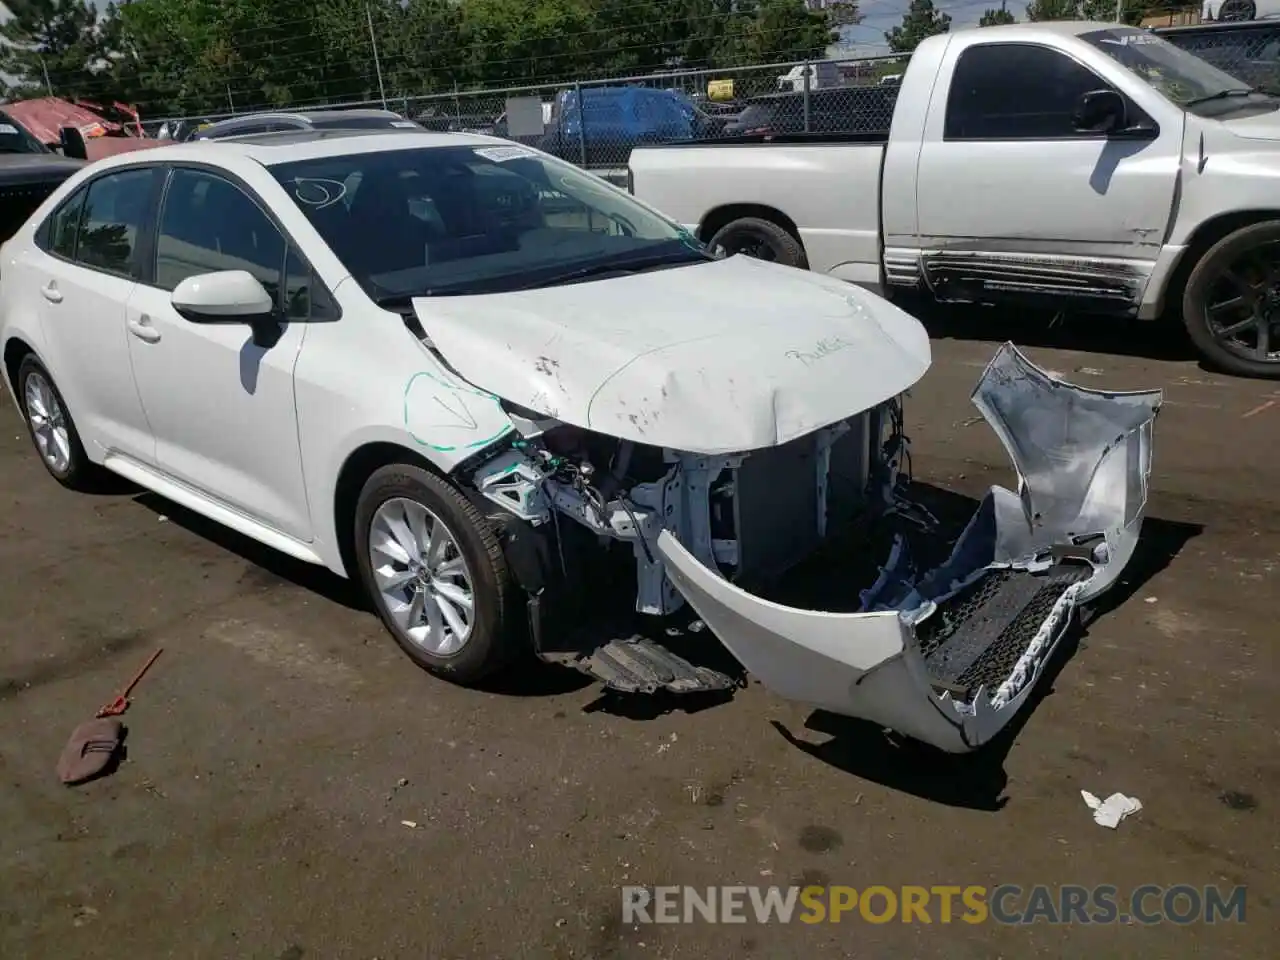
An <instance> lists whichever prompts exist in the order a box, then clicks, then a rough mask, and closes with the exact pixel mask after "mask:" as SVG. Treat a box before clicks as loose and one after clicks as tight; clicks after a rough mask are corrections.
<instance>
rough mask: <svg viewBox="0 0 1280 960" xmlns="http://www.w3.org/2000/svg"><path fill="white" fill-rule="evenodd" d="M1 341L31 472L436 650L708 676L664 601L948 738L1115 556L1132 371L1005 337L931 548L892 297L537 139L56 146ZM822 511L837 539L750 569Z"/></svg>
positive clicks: (606, 670) (932, 531) (875, 713)
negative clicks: (225, 540) (98, 495)
mask: <svg viewBox="0 0 1280 960" xmlns="http://www.w3.org/2000/svg"><path fill="white" fill-rule="evenodd" d="M0 343H2V346H3V361H4V375H5V379H6V381H7V383H8V385H9V387H10V389H11V391H12V392H13V395H14V397H15V399H16V401H17V403H18V405H19V407H20V409H21V410H22V411H23V413H24V414H25V417H26V420H27V423H28V425H29V427H30V430H31V435H32V438H33V440H34V442H35V446H36V449H37V450H38V452H39V455H40V457H41V458H42V460H43V462H44V464H45V466H46V467H47V469H48V470H49V472H50V473H51V474H52V475H53V476H54V477H55V478H56V479H57V480H59V481H60V482H62V483H64V484H65V485H67V486H70V487H73V488H75V487H83V486H85V485H87V484H90V483H92V482H93V481H94V480H95V477H96V475H98V474H100V473H101V471H102V470H104V469H105V470H108V471H112V472H114V473H116V474H119V475H121V476H124V477H126V478H128V479H130V480H132V481H135V482H136V483H138V484H140V485H142V486H143V487H146V488H148V489H150V490H153V491H155V492H156V493H159V494H161V495H162V496H164V497H167V498H169V499H170V500H173V501H176V502H177V503H179V504H182V505H183V506H185V507H187V508H189V509H191V510H193V511H195V512H197V513H200V514H203V515H205V516H207V517H210V518H212V519H214V520H216V521H218V522H220V523H222V524H225V525H226V526H228V527H231V528H233V529H235V530H237V531H239V532H240V533H242V534H245V535H247V536H249V537H252V538H254V539H256V540H258V541H261V542H262V543H264V544H267V545H269V546H271V547H274V548H276V549H278V550H281V551H283V552H285V553H288V554H290V555H292V556H294V557H296V558H299V559H301V560H304V561H307V562H310V563H315V564H320V565H323V566H325V567H327V568H329V569H330V570H332V571H334V572H335V573H338V574H340V575H342V576H348V577H352V578H358V579H359V580H360V581H361V582H362V583H363V584H364V586H365V588H366V589H367V591H368V595H369V597H370V599H371V602H372V604H373V606H374V607H375V609H376V610H377V612H378V614H379V615H380V617H381V618H382V620H383V621H384V622H385V624H386V626H387V628H388V629H389V631H390V632H391V634H392V635H393V636H394V637H395V639H396V641H397V642H398V643H399V645H400V646H401V647H402V648H403V649H404V651H405V652H406V653H407V654H408V655H409V656H410V657H411V658H412V659H413V660H414V661H416V662H417V663H418V664H420V665H421V666H423V667H425V668H427V669H429V670H431V671H433V672H435V673H437V674H440V675H442V676H446V677H449V678H451V679H453V680H455V681H457V682H460V683H466V684H471V683H475V682H477V681H479V680H481V679H482V678H483V677H485V676H487V675H488V674H490V673H492V672H493V671H494V670H496V669H498V668H499V667H502V666H504V665H508V664H510V663H512V662H513V661H516V660H518V658H519V656H520V655H521V653H522V652H525V651H528V650H533V651H534V652H535V653H537V654H538V655H539V656H541V657H542V659H544V660H547V661H551V662H556V663H561V664H564V665H566V666H569V667H573V668H576V669H579V670H583V671H584V672H587V673H590V674H592V675H594V676H596V677H598V678H600V679H601V680H603V681H604V682H605V683H606V684H607V685H608V686H610V687H612V688H614V689H616V690H622V691H633V692H636V691H650V692H651V691H655V690H660V689H665V690H669V691H675V692H694V691H703V690H714V689H724V688H727V687H729V686H731V685H732V684H734V683H735V682H737V679H736V678H735V676H733V675H732V674H733V671H720V670H715V669H712V668H711V667H710V666H708V665H706V664H702V665H695V664H696V663H697V661H698V657H697V656H696V655H695V653H692V652H690V651H689V650H685V649H682V650H681V653H682V654H683V655H677V653H675V652H673V651H672V650H671V649H669V647H670V646H672V645H674V644H666V645H664V643H663V642H662V640H663V638H665V637H666V636H667V635H668V633H673V634H678V633H680V630H678V629H677V628H676V627H672V626H670V625H671V624H673V623H677V622H679V623H683V624H685V625H686V626H687V625H689V623H690V621H691V620H692V621H693V624H692V625H693V627H694V628H695V629H694V631H693V632H685V633H683V634H682V636H683V638H684V640H689V639H691V638H692V639H694V640H699V641H701V642H702V643H703V644H708V643H712V641H711V639H710V636H709V634H714V636H715V637H716V638H718V639H719V641H720V642H721V643H722V644H723V645H724V647H726V648H727V649H728V650H729V651H730V652H731V653H732V654H733V657H734V658H736V660H737V661H738V663H740V665H741V666H742V667H743V668H745V670H746V671H749V672H750V673H751V674H754V675H755V676H756V677H757V678H758V679H759V680H760V681H761V682H762V683H764V684H765V685H766V686H768V687H771V688H772V689H774V690H775V691H777V692H778V693H779V694H781V695H782V696H785V697H789V698H793V699H795V700H798V701H801V702H805V703H808V704H813V705H815V706H818V707H822V708H825V709H828V710H831V711H834V712H836V713H839V714H844V715H848V716H852V717H860V718H864V719H867V720H870V721H873V722H875V723H878V724H881V725H883V726H885V727H889V728H892V729H894V730H897V731H900V732H901V733H904V734H906V735H909V736H911V737H914V738H917V739H919V740H922V741H926V742H928V743H931V744H934V745H936V746H938V747H940V748H942V749H943V750H947V751H952V752H963V751H967V750H972V749H974V748H976V747H978V746H980V745H981V744H982V743H984V742H985V741H987V740H988V739H990V738H991V737H992V736H993V735H994V734H995V733H996V732H997V731H998V730H999V729H1000V728H1001V727H1003V726H1004V725H1005V724H1007V723H1008V722H1009V720H1010V719H1011V718H1012V717H1013V715H1014V714H1015V713H1016V712H1017V711H1018V709H1019V708H1020V707H1021V706H1022V705H1023V704H1024V703H1025V702H1026V699H1027V696H1028V694H1029V692H1030V691H1031V690H1032V688H1033V686H1034V685H1035V683H1036V680H1037V678H1038V676H1039V674H1040V672H1041V670H1042V669H1043V667H1044V664H1045V662H1046V660H1047V659H1048V658H1049V656H1050V654H1051V653H1052V652H1053V649H1054V647H1055V644H1056V643H1057V642H1058V640H1059V639H1060V638H1061V636H1062V635H1063V632H1064V631H1065V629H1066V628H1067V626H1068V624H1069V623H1070V621H1071V618H1072V616H1073V613H1074V612H1075V611H1076V609H1077V608H1078V607H1079V606H1080V605H1081V604H1083V603H1086V602H1088V601H1090V600H1092V599H1094V598H1095V597H1097V596H1098V595H1099V594H1101V593H1102V592H1103V591H1104V590H1106V589H1107V588H1109V587H1110V586H1111V585H1112V584H1114V583H1115V581H1116V579H1117V577H1118V576H1119V575H1120V572H1121V570H1122V569H1123V568H1124V566H1125V564H1126V563H1127V562H1128V561H1129V559H1130V557H1131V555H1132V553H1133V550H1134V547H1135V544H1136V541H1137V537H1138V532H1139V528H1140V526H1141V523H1142V517H1143V511H1144V509H1145V505H1146V493H1147V480H1148V476H1149V473H1150V470H1151V439H1152V426H1153V423H1154V420H1155V417H1156V414H1157V411H1158V409H1159V406H1160V403H1161V395H1160V393H1159V392H1158V391H1151V392H1137V393H1102V392H1098V391H1093V390H1087V389H1083V388H1080V387H1076V386H1071V385H1068V384H1065V383H1062V382H1059V381H1057V380H1055V379H1053V378H1051V377H1050V376H1048V375H1047V374H1046V373H1044V372H1043V371H1041V370H1039V369H1037V368H1036V367H1035V366H1034V365H1032V364H1031V363H1030V362H1029V361H1028V360H1027V359H1026V358H1025V357H1024V356H1023V355H1022V354H1021V353H1019V352H1018V351H1017V350H1016V349H1015V348H1013V347H1012V346H1005V347H1003V348H1001V349H1000V350H999V351H998V352H997V353H996V355H995V357H994V358H993V360H992V361H991V364H990V366H989V367H988V369H987V371H986V372H985V374H984V375H983V376H982V378H981V380H980V382H979V384H978V386H977V388H976V390H975V392H974V395H973V400H974V403H975V404H976V405H977V407H978V409H979V411H980V412H981V413H982V415H983V416H984V417H985V418H986V419H987V421H988V423H989V424H990V425H991V426H992V428H993V429H994V430H995V431H996V433H997V434H998V435H999V437H1000V439H1001V441H1002V442H1003V444H1004V446H1005V448H1006V449H1007V450H1008V452H1009V455H1010V457H1011V458H1012V460H1013V462H1014V464H1015V466H1016V467H1017V470H1018V474H1019V478H1020V482H1019V489H1018V490H1017V491H1016V492H1014V491H1009V490H1005V489H1003V488H999V487H996V488H993V489H992V490H991V491H990V492H989V494H988V495H987V497H986V498H985V500H983V502H982V503H981V504H980V505H979V507H978V509H977V512H976V514H975V515H974V517H973V519H972V520H971V521H970V522H969V524H968V526H967V527H966V528H965V529H964V532H963V534H962V535H961V536H960V537H959V538H958V539H957V540H956V541H955V542H954V543H951V542H949V541H946V540H944V539H943V538H944V536H945V535H944V534H943V533H942V532H941V530H940V529H939V528H938V527H937V525H936V522H935V521H934V520H933V519H932V517H931V516H930V514H929V513H928V511H927V510H925V509H922V508H921V506H920V505H919V504H916V503H913V502H912V501H911V499H910V488H909V487H908V485H907V484H906V482H905V479H906V478H905V475H904V474H903V475H900V466H901V465H902V464H903V463H904V456H905V454H906V452H907V447H906V443H907V441H906V437H905V435H904V432H903V426H904V424H903V405H902V397H903V395H904V394H905V392H906V391H907V390H908V389H909V388H911V386H912V385H913V384H915V383H916V382H917V381H918V380H919V379H920V378H921V377H922V376H923V375H924V374H925V373H926V371H927V370H928V368H929V364H930V352H929V340H928V337H927V335H926V333H925V331H924V330H923V328H922V327H921V326H920V324H919V323H917V322H916V321H915V320H914V319H912V318H911V317H910V316H908V315H907V314H905V313H903V312H902V311H901V310H899V309H897V308H896V307H894V306H892V305H891V304H889V303H888V302H886V301H884V300H882V299H880V298H878V297H876V296H874V295H872V294H870V293H867V292H865V291H863V290H861V289H858V288H856V287H851V286H848V285H846V284H844V283H842V282H840V281H837V280H834V279H830V278H826V277H822V276H818V275H815V274H811V273H807V272H803V271H800V270H794V269H791V268H788V267H781V266H777V265H774V264H770V263H765V262H761V261H756V260H750V259H746V258H743V257H734V258H730V259H727V260H715V259H713V258H711V257H710V256H709V255H708V254H707V253H706V251H705V250H704V249H703V247H702V245H701V244H699V243H698V242H697V241H696V240H695V239H694V238H692V237H691V236H690V235H689V234H688V233H687V232H685V231H684V230H682V229H681V228H680V227H679V226H677V225H675V224H674V223H672V222H670V221H669V220H668V219H667V218H665V217H663V216H662V215H661V214H659V213H657V212H656V211H654V210H652V209H650V208H649V207H647V206H645V205H643V204H641V203H639V202H637V201H636V200H634V199H633V198H631V197H630V196H628V195H627V194H625V193H624V192H622V191H620V190H617V189H615V188H613V187H611V186H609V185H608V184H606V183H605V182H603V181H602V180H600V179H598V178H596V177H594V176H592V175H590V174H587V173H584V172H582V171H580V170H578V169H576V168H574V167H572V166H569V165H567V164H564V163H562V162H560V161H557V160H554V159H552V158H550V157H547V156H545V155H544V154H541V153H538V152H537V151H534V150H529V149H526V148H524V147H519V146H515V145H512V144H510V143H507V142H505V141H499V140H494V139H491V138H486V137H479V136H469V135H439V134H430V133H426V132H410V131H388V132H359V133H356V132H336V131H330V132H301V133H299V132H293V133H281V134H268V135H263V136H257V137H245V138H240V139H234V140H225V141H219V142H210V143H195V144H183V145H179V146H173V147H166V148H162V149H159V150H151V151H146V152H145V153H141V154H129V155H125V156H122V157H118V158H113V159H110V160H106V161H102V162H100V163H97V164H94V165H92V166H90V167H88V168H86V169H85V170H84V171H82V172H81V173H79V174H77V175H76V176H75V177H72V178H71V179H70V180H68V181H67V182H66V183H65V184H64V185H63V186H62V187H61V188H60V189H59V190H58V191H57V192H55V193H54V194H53V195H52V196H51V197H50V198H49V199H48V200H46V201H45V203H44V204H43V205H42V206H41V207H40V208H39V210H38V211H37V212H36V213H35V214H34V215H33V217H32V218H31V220H30V221H29V222H28V223H27V224H26V225H25V226H24V227H23V228H22V229H21V230H19V231H18V233H17V234H16V235H15V236H14V237H13V238H12V239H10V240H9V241H8V242H7V243H5V244H4V246H3V248H0ZM862 534H866V536H865V537H864V538H863V539H861V540H859V539H858V537H859V536H861V535H862ZM854 543H861V544H863V546H862V547H859V548H856V549H854V548H847V547H846V546H845V545H847V544H854ZM833 545H835V546H837V547H839V548H840V549H843V550H845V552H847V553H850V554H853V555H851V556H849V557H846V558H845V559H848V560H850V561H851V566H850V569H851V571H852V570H853V569H854V568H860V569H861V570H862V571H863V573H858V574H855V573H852V572H851V573H850V575H849V577H848V579H847V580H845V581H843V585H842V587H841V589H840V591H838V592H839V595H838V596H833V597H832V598H831V600H830V603H823V604H820V606H822V609H811V608H808V607H799V606H790V605H787V604H786V603H784V602H782V601H781V600H780V599H779V598H778V595H777V594H776V593H775V592H774V587H775V585H776V584H778V583H779V582H780V578H783V577H784V575H786V574H788V573H789V572H791V571H794V570H796V569H797V568H802V567H803V565H804V564H805V563H806V562H813V561H814V558H815V557H819V556H822V557H823V560H822V562H823V563H824V564H825V563H831V562H835V561H834V560H832V559H831V558H830V556H829V554H831V552H832V548H833ZM874 551H880V552H878V553H875V552H874ZM836 552H839V550H837V551H836ZM873 553H874V555H873ZM930 554H932V555H933V556H932V557H930V556H929V555H930ZM926 557H929V559H928V560H927V561H925V562H922V558H926ZM837 559H838V558H837ZM867 561H870V562H869V563H868V562H867ZM859 578H861V579H859ZM602 610H603V611H604V612H605V613H606V614H612V615H613V616H612V617H611V618H607V619H610V620H611V621H612V624H613V625H616V624H617V623H618V622H619V621H622V622H625V624H626V626H625V628H624V629H621V630H618V629H615V628H614V626H609V627H606V626H604V625H603V624H604V623H605V620H598V619H597V618H596V617H595V615H596V614H598V613H600V612H601V611H602ZM681 618H682V619H681ZM695 618H696V619H695ZM597 622H599V623H600V624H602V625H601V626H599V627H598V628H596V627H593V626H592V624H595V623H597ZM646 625H651V626H649V627H648V628H646ZM700 625H705V626H706V628H708V630H707V631H700V630H697V629H696V628H697V627H699V626H700ZM653 626H656V627H657V629H653ZM655 638H656V639H655ZM693 646H695V647H696V646H697V644H694V645H693Z"/></svg>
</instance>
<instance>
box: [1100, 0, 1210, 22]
mask: <svg viewBox="0 0 1280 960" xmlns="http://www.w3.org/2000/svg"><path fill="white" fill-rule="evenodd" d="M1186 9H1195V10H1199V9H1200V3H1198V2H1196V0H1192V2H1190V3H1188V2H1186V0H1124V6H1123V7H1121V9H1120V19H1121V22H1123V23H1127V24H1130V25H1131V26H1137V25H1139V24H1140V23H1142V21H1143V20H1144V19H1146V18H1147V17H1149V16H1152V15H1153V14H1158V13H1172V12H1176V11H1178V10H1186ZM1080 19H1082V20H1100V21H1103V22H1105V23H1113V22H1114V21H1115V19H1116V0H1083V2H1082V3H1081V5H1080Z"/></svg>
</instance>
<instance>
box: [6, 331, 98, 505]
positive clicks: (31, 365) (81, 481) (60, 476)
mask: <svg viewBox="0 0 1280 960" xmlns="http://www.w3.org/2000/svg"><path fill="white" fill-rule="evenodd" d="M14 388H15V389H16V391H17V394H18V402H19V403H20V404H21V405H22V407H21V409H22V418H23V420H25V421H26V423H27V432H28V433H29V434H30V435H31V442H32V444H33V445H34V446H35V448H36V453H38V454H39V455H40V462H41V463H43V464H44V468H45V469H46V470H48V471H49V476H51V477H53V479H55V480H57V481H58V482H59V483H60V484H62V485H63V486H64V487H66V488H67V489H68V490H76V491H80V492H90V491H93V490H96V489H97V488H98V486H99V485H100V484H101V482H102V479H103V476H104V474H105V471H104V470H103V469H102V468H101V467H99V466H98V465H97V464H95V463H93V462H92V461H91V460H90V459H89V456H88V454H86V453H85V452H84V444H83V443H82V442H81V441H80V432H79V431H78V430H76V425H75V421H74V420H72V419H71V412H70V411H69V410H68V409H67V402H66V401H65V400H63V399H62V394H61V393H59V392H58V387H57V385H56V384H54V382H53V377H51V376H49V371H48V370H46V369H45V367H44V364H42V363H41V362H40V361H39V360H37V359H36V356H35V354H33V353H29V354H27V355H26V356H25V357H23V358H22V363H20V364H19V365H18V378H17V382H16V383H15V384H14Z"/></svg>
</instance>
